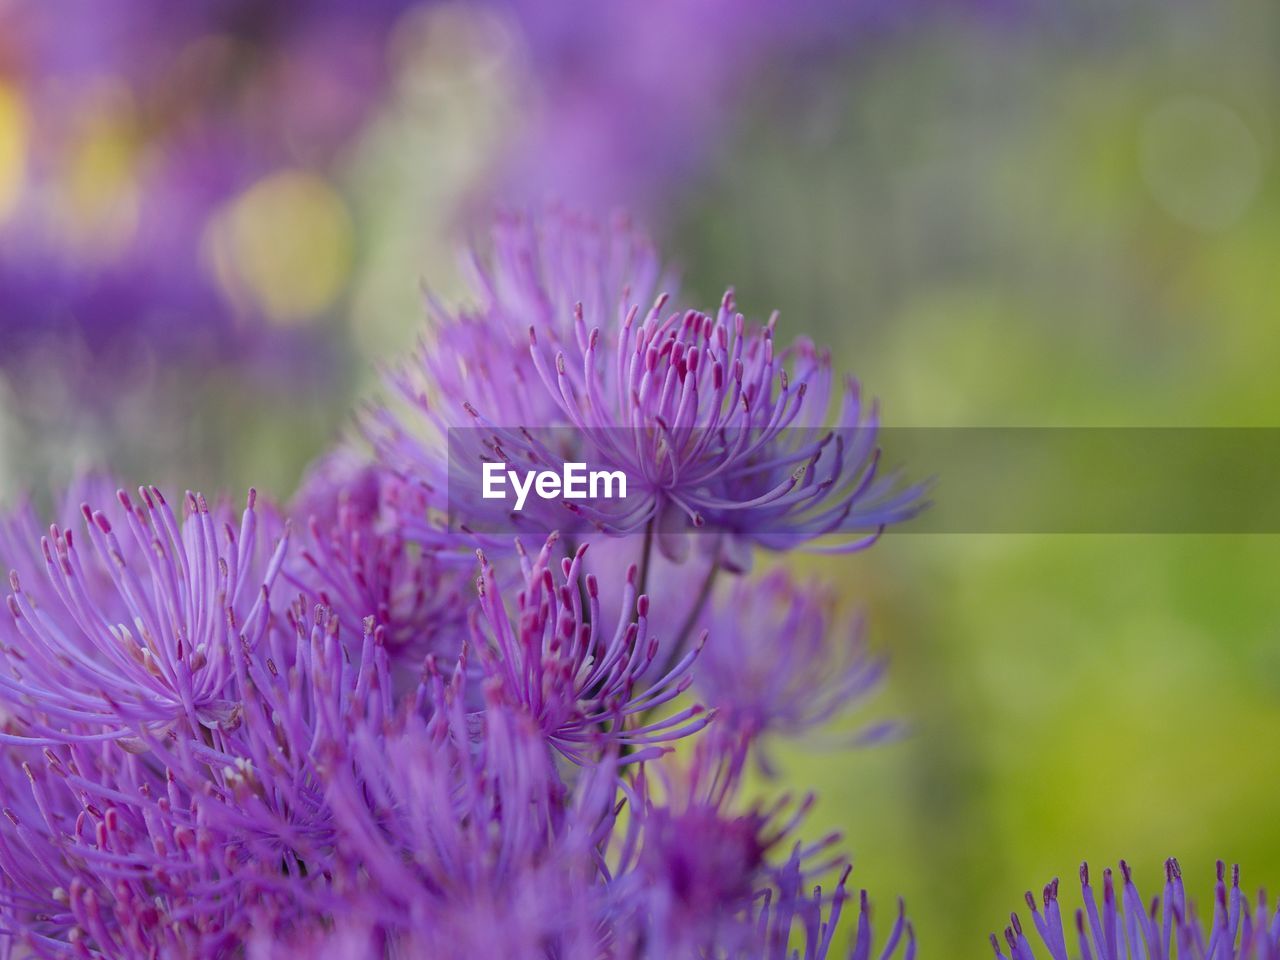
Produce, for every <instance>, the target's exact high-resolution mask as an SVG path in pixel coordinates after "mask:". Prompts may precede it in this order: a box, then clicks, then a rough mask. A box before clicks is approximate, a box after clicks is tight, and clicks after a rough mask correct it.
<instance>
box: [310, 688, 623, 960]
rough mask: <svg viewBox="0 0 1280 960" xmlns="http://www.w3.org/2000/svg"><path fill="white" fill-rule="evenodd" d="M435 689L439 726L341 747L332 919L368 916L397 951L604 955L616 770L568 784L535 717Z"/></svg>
mask: <svg viewBox="0 0 1280 960" xmlns="http://www.w3.org/2000/svg"><path fill="white" fill-rule="evenodd" d="M434 682H435V683H436V684H437V685H438V686H439V685H440V684H441V681H440V678H439V676H438V675H436V676H435V678H434ZM437 693H438V696H437V698H436V709H435V710H434V711H433V712H432V715H431V718H430V719H429V720H424V719H423V718H422V716H421V715H419V714H418V713H416V712H410V713H405V714H402V715H401V716H400V717H399V718H398V720H397V721H396V722H394V723H384V724H357V725H356V726H354V727H353V728H352V730H351V732H350V734H349V736H348V737H347V738H346V740H345V741H344V742H343V743H342V744H335V745H334V747H335V757H334V762H333V764H332V765H331V767H330V768H329V770H328V783H329V787H328V800H329V803H330V806H331V807H332V809H333V813H334V818H335V821H336V824H337V829H338V835H339V839H338V850H339V862H338V865H337V866H336V867H335V869H334V876H335V884H334V897H335V900H336V902H334V903H333V907H334V908H335V913H337V914H338V915H339V916H343V915H350V911H351V910H352V909H359V910H360V911H361V913H360V915H361V916H363V917H365V918H367V920H368V921H369V922H370V923H371V924H372V925H373V926H374V927H375V933H376V936H377V937H378V939H379V940H380V941H381V942H382V943H385V944H386V949H387V950H388V952H390V953H391V954H392V955H415V954H414V952H413V951H415V950H419V949H425V948H426V946H427V945H428V944H438V945H440V948H441V949H443V950H446V951H447V952H445V953H443V954H441V955H442V956H448V957H454V956H457V957H464V956H468V955H470V956H513V957H535V956H536V957H544V956H561V955H565V956H571V957H586V956H589V955H592V954H595V955H598V954H599V949H598V942H597V941H598V938H599V937H600V936H601V933H602V931H601V930H600V929H599V923H600V921H601V920H602V919H603V918H604V913H603V910H604V904H605V901H604V898H603V890H602V888H601V887H600V885H599V884H598V883H597V880H598V877H599V869H598V865H597V862H596V854H595V850H596V847H597V845H598V844H599V842H600V841H601V839H602V836H603V835H607V833H608V831H609V830H610V829H611V825H612V816H613V806H612V799H613V771H612V768H611V766H610V765H609V764H608V763H605V764H602V765H601V766H600V767H598V768H595V769H594V770H592V771H588V772H586V773H584V775H583V776H582V777H581V778H580V779H579V781H578V785H577V787H575V788H571V787H569V786H568V785H566V784H565V783H563V782H562V781H561V779H560V776H559V773H558V772H557V769H556V764H555V762H554V757H553V755H552V753H551V751H550V750H549V749H548V747H547V744H546V743H545V741H544V740H543V738H542V735H541V732H540V731H539V730H538V728H537V725H536V723H535V722H534V721H533V719H532V718H531V717H529V716H528V715H526V714H523V713H520V712H516V711H511V710H507V709H503V706H502V704H501V703H500V702H499V701H497V700H495V699H492V698H487V699H486V709H485V710H484V712H483V713H482V714H480V715H478V716H476V715H470V714H468V713H467V712H466V711H464V710H463V707H462V702H461V700H462V690H461V686H460V684H459V682H458V679H457V678H456V677H455V680H454V681H451V683H450V685H449V687H447V688H445V687H443V686H440V689H439V690H438V691H437ZM344 902H345V904H346V905H344ZM353 905H354V906H353ZM446 945H447V946H446ZM469 951H473V952H470V953H469ZM429 952H431V953H432V955H435V953H436V950H435V949H434V948H433V949H431V950H430V951H429Z"/></svg>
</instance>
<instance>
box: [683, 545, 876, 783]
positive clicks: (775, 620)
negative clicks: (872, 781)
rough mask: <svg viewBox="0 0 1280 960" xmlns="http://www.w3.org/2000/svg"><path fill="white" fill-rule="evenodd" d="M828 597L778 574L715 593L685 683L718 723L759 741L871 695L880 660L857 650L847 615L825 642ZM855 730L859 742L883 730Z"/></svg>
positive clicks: (821, 720) (807, 725) (859, 635)
mask: <svg viewBox="0 0 1280 960" xmlns="http://www.w3.org/2000/svg"><path fill="white" fill-rule="evenodd" d="M834 608H835V595H834V593H833V592H832V590H831V589H830V588H829V587H828V586H827V585H826V584H822V583H813V584H805V585H801V584H799V583H797V582H796V581H795V580H794V579H793V578H792V576H791V575H790V574H789V573H788V572H787V571H786V570H783V569H777V570H773V571H770V572H769V573H767V574H765V575H763V576H758V577H743V578H741V579H739V580H737V581H735V582H734V583H733V584H731V585H730V586H729V588H728V589H727V590H725V591H724V592H723V593H722V595H721V597H720V600H719V602H718V603H716V604H715V606H714V612H713V614H712V615H711V616H710V617H709V618H707V620H706V623H707V628H708V639H707V644H706V647H705V648H704V649H703V652H702V657H701V658H700V659H699V661H698V665H697V670H696V671H695V674H694V683H695V686H696V688H697V689H698V691H699V692H700V693H701V694H702V696H703V697H705V698H706V701H707V703H708V705H709V706H711V707H713V708H715V710H716V712H717V715H718V717H719V722H720V723H722V724H724V725H727V726H729V727H732V728H733V729H735V730H738V731H740V732H742V733H743V734H744V735H746V736H748V737H750V738H751V739H752V740H753V741H754V742H755V744H756V747H757V751H758V752H757V756H758V757H759V758H760V759H761V760H762V761H763V763H764V767H765V769H766V771H769V770H771V769H772V765H771V764H770V763H769V762H768V759H767V756H766V755H765V754H764V753H763V752H759V751H761V750H762V748H763V745H762V744H760V743H759V740H760V738H764V737H769V736H771V735H778V736H783V737H799V736H802V735H804V734H806V733H808V732H810V731H812V730H815V729H817V728H819V727H820V726H822V725H824V724H826V723H828V722H830V721H831V720H832V719H834V718H835V717H837V716H838V715H840V714H841V713H842V712H844V711H846V710H847V709H848V708H849V707H851V706H852V705H853V704H854V703H855V702H857V701H859V700H861V699H863V698H864V697H866V696H867V695H869V694H870V693H871V692H872V691H874V690H875V689H876V687H877V686H878V685H879V683H880V680H881V678H882V677H883V675H884V662H883V661H882V660H879V659H877V658H876V657H874V656H873V655H871V653H870V652H869V651H868V649H867V644H866V638H865V632H864V623H863V621H862V619H861V618H860V617H859V618H855V619H854V620H853V622H852V623H851V624H850V626H849V627H848V629H847V630H846V631H844V632H843V633H842V634H841V635H840V636H834V635H833V632H834V628H835V624H836V618H835V616H834ZM886 729H887V728H886V726H885V725H878V726H875V727H872V728H870V729H868V730H865V731H863V733H862V734H861V736H860V739H861V740H864V741H865V740H867V739H874V738H875V737H876V736H878V735H880V734H882V733H884V732H885V730H886Z"/></svg>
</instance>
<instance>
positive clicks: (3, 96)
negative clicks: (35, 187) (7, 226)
mask: <svg viewBox="0 0 1280 960" xmlns="http://www.w3.org/2000/svg"><path fill="white" fill-rule="evenodd" d="M26 161H27V109H26V105H25V104H24V103H23V102H22V97H21V96H20V95H19V94H18V91H16V90H14V89H13V88H12V87H11V86H9V85H8V84H6V83H4V82H3V81H0V223H3V222H4V221H5V219H7V218H8V216H9V215H10V214H11V213H12V212H13V210H14V207H15V206H16V205H17V201H18V197H19V195H20V194H21V192H22V181H23V177H24V176H25V174H26Z"/></svg>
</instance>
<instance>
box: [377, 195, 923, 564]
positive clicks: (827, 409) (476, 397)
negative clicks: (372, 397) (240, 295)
mask: <svg viewBox="0 0 1280 960" xmlns="http://www.w3.org/2000/svg"><path fill="white" fill-rule="evenodd" d="M610 236H611V239H612V242H609V243H602V242H601V239H600V236H599V235H598V233H597V232H595V231H594V230H593V229H592V228H591V227H590V226H589V225H585V224H584V223H582V222H581V221H577V220H572V219H569V220H566V219H563V218H561V217H559V216H554V215H553V216H551V217H549V219H548V220H547V222H546V225H545V226H541V227H538V228H532V229H531V228H528V227H526V226H524V225H523V223H519V222H518V223H517V226H516V228H515V229H514V232H513V230H512V229H511V228H509V227H508V226H507V225H505V224H500V225H499V227H498V229H497V231H496V239H495V254H494V256H493V259H492V266H491V267H490V268H489V270H488V271H485V270H478V271H477V274H478V277H479V280H478V281H477V289H478V292H479V294H480V295H481V298H482V300H481V307H480V309H479V310H478V311H477V312H476V313H475V314H474V315H471V314H467V313H463V314H460V315H459V316H457V317H455V318H451V319H445V320H444V321H443V322H442V323H441V324H440V325H439V328H438V331H437V334H436V341H435V343H434V344H432V345H430V346H426V345H424V346H423V347H422V348H421V350H420V351H419V353H418V355H417V357H416V359H415V361H414V362H412V363H411V364H410V365H409V366H408V367H407V368H405V369H404V370H402V371H400V372H398V373H396V374H395V375H393V376H392V378H391V385H392V386H393V388H395V389H396V390H397V391H398V392H399V393H400V394H401V395H402V396H403V397H405V398H407V399H408V400H409V401H410V402H411V403H413V404H414V406H415V407H416V408H417V410H418V416H417V418H416V419H418V420H419V421H421V427H420V429H417V430H415V429H413V428H411V427H409V426H407V425H406V424H405V423H403V422H402V419H401V418H400V417H399V416H397V415H396V414H395V413H393V412H392V411H391V410H389V409H387V408H382V409H375V410H374V411H373V412H372V414H371V415H370V416H369V417H368V418H367V421H366V423H367V430H368V432H369V434H370V437H371V439H372V440H373V442H374V444H375V446H377V447H378V449H379V451H380V455H381V457H382V459H383V460H384V462H386V463H387V464H388V466H390V467H391V468H392V469H394V470H397V471H398V472H400V473H402V474H403V475H404V476H405V477H406V478H408V479H414V480H416V481H417V482H419V483H420V484H421V485H422V486H423V487H424V488H426V489H428V490H431V491H433V492H435V493H437V494H438V493H439V492H440V491H441V490H444V489H446V488H448V489H449V494H450V497H449V500H450V503H449V509H450V510H452V511H454V512H461V513H462V514H463V517H464V519H465V520H467V521H472V520H474V519H477V518H480V517H483V516H486V515H488V516H489V518H490V522H491V523H497V524H498V525H499V526H501V525H502V524H504V523H505V524H507V526H505V527H503V529H504V532H510V531H512V530H513V529H518V528H513V526H512V524H513V523H515V522H516V521H520V520H521V519H522V518H521V517H520V516H518V515H515V514H512V513H511V511H510V508H509V507H508V506H506V505H505V503H503V504H502V505H498V506H494V505H492V504H486V503H485V502H484V501H483V498H482V496H481V495H480V494H479V482H478V480H479V477H480V474H481V467H482V464H483V463H485V462H488V461H496V460H501V461H506V462H509V463H510V464H511V465H514V466H517V467H520V468H524V469H527V470H532V469H536V468H544V467H547V466H548V465H551V466H554V465H556V464H557V463H560V464H563V463H565V462H569V461H573V462H582V463H585V464H589V465H590V466H591V467H592V468H593V469H604V470H610V471H612V470H618V471H622V472H623V473H624V474H625V475H626V477H627V480H628V495H627V497H626V499H625V500H624V501H621V502H620V503H616V504H615V503H610V502H607V501H602V500H595V501H591V502H586V503H584V502H581V501H575V502H571V501H569V500H568V499H564V498H562V499H560V500H553V501H552V502H550V503H549V504H547V505H545V506H544V507H543V509H542V512H541V514H538V515H537V517H538V518H540V519H541V521H542V523H543V526H542V530H543V532H546V531H549V530H551V529H557V528H561V527H562V523H561V521H566V522H572V521H573V519H574V518H577V520H578V526H579V530H580V531H583V530H585V531H592V530H600V531H604V532H607V533H610V534H615V535H616V534H628V533H636V532H640V531H646V535H647V536H654V535H655V533H656V534H657V535H658V536H659V543H660V544H661V545H662V546H663V547H664V550H666V551H667V552H672V551H674V550H676V549H677V547H676V543H677V542H678V540H679V537H678V535H679V534H680V533H682V532H687V531H691V530H699V529H705V530H708V531H715V532H720V533H722V534H724V535H725V539H726V542H725V543H723V544H718V545H716V546H713V548H712V549H713V550H715V551H717V552H718V553H719V555H720V556H721V558H722V562H723V563H725V564H726V565H728V566H731V567H741V566H743V565H745V562H746V561H745V560H744V559H743V557H744V555H745V552H746V550H747V547H748V546H750V545H752V544H755V545H760V546H764V547H766V548H770V549H789V548H793V547H796V546H800V545H803V544H807V543H809V542H810V541H813V540H815V539H817V538H820V537H824V536H826V535H828V534H837V535H840V538H841V542H839V543H838V544H835V545H834V546H832V547H830V548H831V549H838V550H853V549H858V548H860V547H864V546H866V545H867V544H869V543H870V542H872V541H873V540H874V539H875V537H876V536H877V535H878V533H879V531H881V530H882V529H883V528H884V527H885V526H887V525H889V524H892V523H897V522H899V521H902V520H904V519H907V518H909V517H910V516H912V515H914V513H915V512H917V511H918V510H919V509H920V506H921V501H920V490H919V488H913V487H903V485H902V484H901V483H900V481H899V478H898V477H897V476H896V475H894V474H885V473H884V471H882V470H881V469H880V465H879V450H878V448H877V447H876V433H877V425H878V415H877V413H876V411H875V408H874V406H871V407H868V406H867V405H866V404H864V403H863V401H862V398H861V394H860V391H859V388H858V385H857V383H856V382H855V381H853V380H845V381H844V382H843V384H842V385H838V378H837V377H836V376H835V375H834V373H833V371H832V366H831V358H830V356H829V355H828V354H827V353H826V352H824V351H820V350H818V349H817V348H815V347H814V345H813V344H812V343H810V342H809V341H807V340H804V339H801V340H797V341H795V342H794V343H792V344H790V345H785V346H778V345H776V344H775V328H776V325H777V320H776V317H774V318H771V319H770V320H769V322H768V323H766V324H763V325H757V324H752V323H748V322H747V320H746V319H745V318H744V317H743V316H742V315H741V314H740V313H737V312H736V310H735V309H734V304H733V298H732V295H731V294H726V295H725V297H724V299H723V300H722V301H721V303H720V306H719V309H718V311H717V312H716V313H715V314H714V315H712V314H703V313H699V312H697V311H693V310H675V311H672V310H669V309H668V307H667V297H666V296H665V295H661V296H657V297H656V298H655V299H653V300H652V301H651V302H652V303H653V306H652V308H650V309H649V310H648V312H647V313H644V314H642V313H641V308H640V307H639V306H637V304H638V303H639V302H642V301H640V300H639V298H640V297H643V296H645V294H646V293H647V292H648V290H649V289H651V288H652V284H653V282H654V278H655V277H656V276H657V275H658V271H657V268H656V262H655V261H654V259H653V258H652V255H651V254H649V253H648V252H647V251H648V246H647V244H644V243H638V242H635V241H633V240H632V239H631V235H630V234H629V233H622V234H618V233H615V234H612V235H610ZM637 250H643V251H645V252H644V253H643V255H637V253H636V251H637ZM636 280H638V281H640V282H638V283H636V282H633V281H636ZM570 290H585V291H587V294H588V296H587V297H586V298H585V299H583V298H578V299H576V300H573V301H569V300H568V299H567V297H566V296H565V293H566V291H570ZM437 312H438V313H439V312H440V311H437ZM522 331H527V336H528V341H527V343H526V345H525V347H524V348H523V351H524V352H522V350H521V349H520V348H519V347H518V346H517V337H518V336H519V334H520V332H522ZM526 354H527V355H526ZM833 408H835V409H834V413H833V412H832V411H833ZM828 417H830V420H828ZM468 427H469V428H470V429H465V428H468ZM451 428H452V430H453V433H452V434H450V430H451ZM460 428H461V429H460ZM424 434H425V435H429V436H430V437H431V438H432V441H433V442H432V443H430V444H427V445H424V443H423V442H422V440H421V439H419V438H420V437H421V436H423V435H424ZM446 436H447V437H448V439H449V445H450V448H451V449H450V450H449V453H448V456H447V458H448V459H451V460H452V461H453V462H452V464H451V465H450V467H449V468H446V466H445V461H446V459H447V458H446V455H445V453H444V452H443V450H442V449H441V448H442V446H443V443H442V441H443V440H444V439H445V438H446ZM449 469H451V470H452V471H453V472H452V473H449V474H448V476H446V473H447V471H448V470H449ZM459 471H460V472H459ZM459 476H461V477H463V478H466V479H470V481H471V484H470V487H468V486H467V485H466V484H465V483H459V482H458V478H459ZM450 484H452V486H450ZM472 488H474V489H472ZM460 489H461V490H462V491H463V492H462V493H459V492H458V491H459V490H460ZM469 494H474V495H469ZM529 516H534V514H533V512H532V511H531V513H530V515H529ZM527 526H528V524H526V527H527ZM494 529H496V528H495V527H493V526H491V527H490V528H489V532H493V531H494ZM534 529H536V527H534Z"/></svg>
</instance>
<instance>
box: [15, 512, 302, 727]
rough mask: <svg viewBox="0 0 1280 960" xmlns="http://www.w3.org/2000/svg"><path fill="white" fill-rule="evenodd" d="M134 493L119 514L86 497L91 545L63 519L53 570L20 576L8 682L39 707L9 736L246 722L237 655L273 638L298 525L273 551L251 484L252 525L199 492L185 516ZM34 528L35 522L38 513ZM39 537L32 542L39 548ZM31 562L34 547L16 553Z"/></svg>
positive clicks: (53, 542) (21, 699)
mask: <svg viewBox="0 0 1280 960" xmlns="http://www.w3.org/2000/svg"><path fill="white" fill-rule="evenodd" d="M139 493H140V496H141V499H142V504H141V505H137V504H135V503H134V502H133V500H132V499H130V497H129V495H128V494H126V493H125V492H124V491H120V493H119V494H118V505H117V508H116V509H115V510H113V511H112V516H113V517H114V523H113V521H112V519H111V518H109V517H108V515H107V514H106V513H104V512H102V511H97V510H94V509H92V508H90V507H89V506H87V505H86V506H84V507H82V513H83V519H84V529H85V535H86V538H87V539H88V541H89V548H88V549H87V550H83V549H82V546H83V543H82V541H81V540H80V538H78V537H76V536H75V535H74V534H73V532H72V531H71V530H70V529H65V530H64V529H63V528H61V527H59V526H57V525H54V526H53V527H51V528H50V530H49V534H48V536H47V537H43V538H41V539H40V550H41V553H42V554H43V564H42V566H43V568H44V569H43V571H41V572H40V573H38V574H36V575H35V576H31V575H30V574H28V575H27V576H25V577H24V576H21V575H20V574H19V573H18V572H17V569H15V570H14V572H12V573H11V574H10V578H9V582H10V586H11V588H12V591H13V592H12V593H11V594H10V595H9V597H8V612H9V617H8V618H0V639H2V640H3V643H4V656H5V658H6V660H7V661H8V664H9V668H10V675H8V676H4V677H0V690H3V691H4V693H5V695H6V697H8V698H10V699H11V700H13V701H15V702H18V703H22V704H24V705H25V706H26V707H28V708H29V709H28V710H25V711H23V712H21V713H16V714H14V715H13V716H11V717H10V721H9V725H8V726H9V730H8V732H5V733H3V734H0V739H8V740H14V739H17V740H25V739H30V740H32V741H36V742H41V743H60V742H74V741H77V740H86V741H92V740H104V739H123V738H126V737H131V736H135V735H136V734H137V732H138V731H139V730H140V729H152V730H156V731H159V730H163V729H167V728H170V727H174V726H179V727H181V728H183V729H184V730H186V731H187V732H188V733H192V734H194V733H196V732H197V731H199V730H202V729H216V728H218V727H221V726H223V725H225V724H229V723H232V722H233V721H234V717H235V713H236V707H237V705H236V703H235V700H234V698H233V697H232V696H231V694H230V692H229V691H230V688H231V686H232V684H233V681H234V678H235V671H236V660H237V657H238V652H239V651H240V650H241V649H242V648H245V647H247V648H249V649H253V648H254V647H255V646H257V645H258V644H259V643H260V642H261V641H262V639H263V637H264V636H265V635H266V631H267V628H268V624H269V621H270V608H269V594H270V590H271V586H272V584H273V583H274V582H275V579H276V576H277V574H278V573H279V570H280V566H281V564H282V562H283V559H284V553H285V549H286V545H287V540H288V537H287V533H286V534H285V535H284V536H281V537H280V538H279V541H278V543H276V544H275V545H274V547H273V548H271V549H270V552H268V547H267V544H266V543H265V542H264V541H265V540H266V538H265V537H264V536H262V535H261V534H260V533H259V531H258V515H257V512H256V510H255V508H254V505H255V502H256V498H257V497H256V493H254V492H253V491H250V493H249V498H248V503H247V506H246V507H245V510H244V513H243V515H242V517H241V519H240V523H239V530H238V531H237V530H236V528H235V527H233V526H232V524H231V522H230V519H231V517H230V514H229V513H228V512H227V511H225V510H222V509H219V510H218V511H217V514H218V515H215V513H214V512H213V511H211V510H210V507H209V505H208V503H207V502H206V501H205V499H204V497H203V496H201V495H199V494H191V493H188V494H187V496H186V498H185V507H186V510H185V514H186V516H185V519H184V521H183V523H182V524H181V525H179V523H178V521H177V518H176V517H175V516H174V514H173V511H172V510H171V509H170V507H169V504H168V502H167V501H166V500H165V499H164V497H163V496H162V495H161V493H160V491H159V490H157V489H156V488H155V487H144V488H142V489H141V490H140V491H139ZM25 522H26V523H28V524H30V523H31V521H30V520H29V519H28V520H27V521H25ZM31 546H33V544H32V545H28V546H27V548H26V549H27V550H30V547H31ZM10 563H12V564H16V565H18V566H19V567H21V568H25V569H26V570H28V571H33V570H34V569H35V568H38V567H39V566H41V564H40V562H39V560H36V559H34V558H33V557H32V556H31V555H30V554H29V553H28V554H27V555H26V556H21V555H20V556H19V557H13V558H10Z"/></svg>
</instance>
